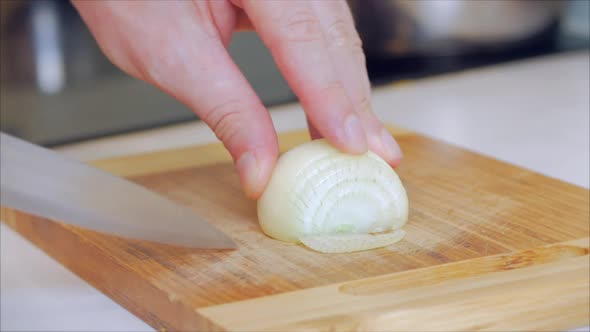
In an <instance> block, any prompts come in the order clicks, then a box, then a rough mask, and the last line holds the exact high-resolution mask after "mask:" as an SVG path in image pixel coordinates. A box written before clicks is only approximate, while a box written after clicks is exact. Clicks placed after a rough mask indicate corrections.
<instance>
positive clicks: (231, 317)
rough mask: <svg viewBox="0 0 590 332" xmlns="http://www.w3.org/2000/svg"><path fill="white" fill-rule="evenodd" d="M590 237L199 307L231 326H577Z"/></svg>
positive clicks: (585, 314) (217, 324)
mask: <svg viewBox="0 0 590 332" xmlns="http://www.w3.org/2000/svg"><path fill="white" fill-rule="evenodd" d="M589 242H590V239H589V238H584V239H580V240H575V241H569V242H563V243H559V244H555V245H549V246H544V247H539V248H533V249H531V250H525V251H521V252H515V253H511V254H501V255H495V256H488V257H480V258H475V259H471V260H466V261H462V262H457V263H450V264H444V265H438V266H433V267H427V268H421V269H415V270H411V271H406V272H399V273H394V274H389V275H385V276H380V277H375V278H366V279H363V280H361V281H352V282H347V283H342V284H333V285H329V286H325V287H319V288H312V289H306V290H301V291H296V292H290V293H284V294H280V295H275V296H267V297H262V298H257V299H253V300H246V301H240V302H235V303H231V304H224V305H219V306H212V307H208V308H204V309H199V310H198V312H199V313H200V314H201V315H203V316H204V317H206V319H207V320H208V322H209V324H210V329H213V328H215V329H219V330H228V331H294V330H296V331H302V330H303V331H474V330H482V331H504V330H509V331H514V330H516V329H518V330H535V331H537V330H550V331H556V330H564V329H570V328H575V327H579V326H585V325H590V315H589V311H588V306H589V304H590V303H589V301H590V297H589V295H588V294H589V292H590V286H589V285H590V270H589V268H590V265H589V263H590V261H589V259H588V252H589V250H588V249H589ZM555 281H557V282H555ZM564 291H565V293H564ZM515 322H517V323H516V324H518V325H516V324H515ZM516 326H518V328H516Z"/></svg>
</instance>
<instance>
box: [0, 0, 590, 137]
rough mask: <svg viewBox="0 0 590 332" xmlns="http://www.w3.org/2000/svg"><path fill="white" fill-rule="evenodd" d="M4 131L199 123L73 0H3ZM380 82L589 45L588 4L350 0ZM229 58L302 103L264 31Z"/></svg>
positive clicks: (270, 96) (103, 131) (283, 98)
mask: <svg viewBox="0 0 590 332" xmlns="http://www.w3.org/2000/svg"><path fill="white" fill-rule="evenodd" d="M0 4H1V7H0V9H1V16H0V20H1V21H0V28H1V29H0V42H1V45H0V46H1V48H0V57H1V59H0V66H1V67H0V127H1V128H0V129H1V130H2V131H4V132H7V133H10V134H13V135H15V136H19V137H21V138H24V139H26V140H29V141H32V142H35V143H38V144H41V145H45V146H53V145H57V144H63V143H72V142H77V141H82V140H86V139H91V138H96V137H102V136H107V135H112V134H120V133H125V132H131V131H136V130H142V129H148V128H154V127H160V126H166V125H170V124H174V123H180V122H184V121H194V120H195V119H196V117H195V115H194V114H193V113H192V112H191V111H189V110H188V109H187V108H186V107H185V106H184V105H182V104H180V103H179V102H177V101H175V100H174V99H173V98H171V97H169V96H168V95H166V94H164V93H163V92H160V91H159V90H157V89H156V88H154V87H151V86H150V85H148V84H146V83H143V82H141V81H138V80H135V79H133V78H131V77H129V76H127V75H126V74H124V73H123V72H121V71H120V70H118V69H117V68H116V67H114V66H113V65H112V64H111V63H110V62H109V60H108V59H107V58H106V57H105V56H104V55H103V54H102V53H101V51H100V49H99V48H98V46H97V44H96V43H95V41H94V39H93V38H92V36H91V35H90V33H89V31H88V29H87V28H86V26H85V25H84V23H83V22H82V20H81V19H80V17H79V15H78V14H77V12H76V11H75V9H74V8H73V7H72V5H71V4H70V2H69V1H66V0H34V1H25V0H0ZM349 4H350V6H351V9H352V11H353V14H354V16H355V20H356V24H357V28H358V30H359V32H360V34H361V38H362V40H363V44H364V48H365V51H366V55H367V67H368V70H369V75H370V78H371V81H372V83H373V84H374V85H375V86H377V85H381V84H390V83H393V82H396V81H400V80H411V79H419V78H424V77H429V76H434V75H440V74H444V73H450V72H455V71H460V70H465V69H468V68H475V67H481V66H488V65H492V64H498V63H504V62H509V61H515V60H521V59H525V58H532V57H536V56H541V55H547V54H554V53H559V52H566V51H570V50H576V49H587V48H588V47H589V44H590V26H589V22H590V18H589V16H590V1H588V0H538V1H535V0H513V1H509V0H498V1H494V0H487V1H475V0H468V1H460V0H431V1H428V0H423V1H414V0H349ZM230 53H231V55H232V57H233V58H234V59H235V61H236V63H237V64H238V65H239V66H240V68H241V69H242V71H243V72H244V74H245V76H246V77H247V78H248V80H249V81H250V83H251V84H252V85H253V87H254V89H255V90H256V91H257V93H258V94H259V96H260V97H261V98H262V100H263V102H264V103H265V105H267V106H273V105H277V104H283V103H288V102H293V101H296V97H295V96H294V94H293V92H292V91H291V89H290V88H289V87H288V85H287V83H286V82H285V81H284V79H283V77H282V75H281V74H280V72H279V70H278V69H277V68H276V66H275V64H274V62H273V60H272V58H271V56H270V54H269V53H268V51H267V49H266V48H265V47H264V45H263V44H262V43H261V41H260V40H259V39H258V38H257V36H256V35H255V34H254V33H247V32H246V33H239V34H236V35H235V37H234V40H233V41H232V43H231V45H230Z"/></svg>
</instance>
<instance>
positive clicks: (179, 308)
mask: <svg viewBox="0 0 590 332" xmlns="http://www.w3.org/2000/svg"><path fill="white" fill-rule="evenodd" d="M392 132H393V133H394V134H395V135H396V137H397V139H398V141H399V142H400V144H401V146H402V148H403V150H404V153H405V159H404V162H403V164H402V165H401V166H400V167H399V169H398V170H397V171H398V173H399V174H400V177H401V178H402V180H403V182H404V184H405V186H406V189H407V191H408V195H409V199H410V207H411V208H410V217H409V221H408V224H407V226H406V227H405V230H406V232H407V236H406V238H405V239H404V240H403V241H402V242H400V243H398V244H395V245H393V246H390V247H388V248H382V249H378V250H373V251H365V252H357V253H352V254H332V255H330V254H321V253H317V252H313V251H311V250H308V249H306V248H304V247H302V246H299V245H294V244H289V243H282V242H279V241H276V240H273V239H270V238H268V237H266V236H265V235H264V234H263V233H262V232H261V230H260V228H259V226H258V222H257V218H256V205H255V202H252V201H249V200H247V199H245V198H244V196H243V195H242V193H241V191H240V188H239V184H238V178H237V175H236V173H235V172H234V169H233V167H232V165H231V163H230V158H229V155H228V154H227V153H226V152H225V150H224V149H223V148H222V146H221V145H220V144H213V145H207V146H198V147H190V148H184V149H178V150H172V151H163V152H156V153H150V154H144V155H138V156H129V157H124V158H118V159H112V160H105V161H99V162H96V163H94V164H95V165H96V166H99V167H101V168H103V169H105V170H108V171H110V172H112V173H114V174H118V175H121V176H125V177H129V178H131V179H133V180H134V181H136V182H138V183H140V184H142V185H145V186H146V187H148V188H151V189H153V190H155V191H157V192H160V193H162V194H164V195H166V196H168V197H170V198H171V199H173V200H175V201H176V202H178V203H180V204H183V205H186V206H189V207H191V208H192V209H194V211H195V212H197V213H199V214H201V215H203V216H204V217H205V218H206V219H208V220H209V221H210V222H211V223H213V224H215V225H216V226H217V227H219V228H220V229H222V230H223V231H224V232H226V233H227V234H228V235H230V236H231V237H233V238H234V239H235V241H236V242H237V243H238V245H239V249H238V250H235V251H221V250H220V251H217V250H216V251H207V250H192V249H186V248H180V247H173V246H166V245H158V244H152V243H147V242H142V241H131V240H126V239H121V238H115V237H111V236H106V235H102V234H98V233H94V232H90V231H85V230H82V229H78V228H75V227H72V226H67V225H64V224H61V223H57V222H52V221H48V220H44V219H40V218H35V217H31V216H29V215H26V214H24V213H20V212H18V211H14V210H10V209H7V208H2V220H3V221H5V222H6V223H7V224H8V225H9V226H10V227H12V228H13V229H15V230H16V231H17V232H19V233H20V234H22V235H23V236H24V237H26V238H27V239H29V240H30V241H31V242H33V243H34V244H36V245H37V246H39V247H40V248H42V249H43V250H44V251H45V252H47V253H48V254H49V255H51V256H52V257H54V258H55V259H57V260H58V261H59V262H61V263H62V264H63V265H65V266H66V267H67V268H69V269H70V270H71V271H73V272H74V273H76V274H78V275H79V276H81V277H82V278H83V279H85V280H87V281H88V282H89V283H90V284H92V285H93V286H94V287H96V288H97V289H99V290H101V291H102V292H104V293H106V294H107V295H108V296H110V297H112V298H113V299H114V300H115V301H117V302H119V303H120V304H122V305H123V306H124V307H125V308H127V309H128V310H130V311H131V312H133V313H134V314H136V315H137V316H138V317H140V318H141V319H143V320H145V321H146V322H147V323H149V324H150V325H151V326H153V327H154V328H156V329H160V330H191V331H204V330H232V331H233V330H242V331H263V330H265V331H290V330H305V331H327V330H367V331H393V330H404V331H407V330H420V331H424V330H444V331H451V330H453V331H455V330H496V331H497V330H530V329H535V330H557V329H568V328H575V327H579V326H584V325H590V321H589V318H588V317H589V311H590V303H589V302H590V300H589V292H590V289H589V283H590V276H589V256H588V252H589V248H588V246H589V239H588V236H589V222H590V220H589V218H590V212H589V206H590V193H589V191H588V190H586V189H583V188H579V187H576V186H573V185H570V184H566V183H563V182H560V181H557V180H554V179H550V178H547V177H544V176H542V175H539V174H535V173H533V172H531V171H528V170H524V169H521V168H518V167H514V166H511V165H508V164H505V163H502V162H500V161H496V160H493V159H490V158H486V157H483V156H481V155H478V154H475V153H471V152H468V151H465V150H462V149H460V148H457V147H453V146H451V145H448V144H445V143H442V142H439V141H436V140H433V139H429V138H426V137H423V136H420V135H417V134H413V133H410V132H407V131H403V130H399V129H392ZM307 140H308V136H307V134H306V133H304V132H295V133H288V134H283V135H281V136H280V142H281V148H282V150H283V151H284V150H286V149H288V148H291V147H293V146H295V145H297V144H300V143H303V142H305V141H307ZM87 189H88V190H92V188H87ZM162 222H166V220H162Z"/></svg>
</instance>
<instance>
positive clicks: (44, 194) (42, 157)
mask: <svg viewBox="0 0 590 332" xmlns="http://www.w3.org/2000/svg"><path fill="white" fill-rule="evenodd" d="M0 144H1V149H0V161H1V162H0V164H1V165H2V167H1V168H0V178H1V180H0V193H1V195H0V203H1V204H2V205H3V206H7V207H11V208H14V209H18V210H20V211H25V212H27V213H31V214H32V215H35V216H38V217H42V218H48V219H53V220H59V221H61V222H66V223H68V224H71V225H75V226H79V227H83V228H87V229H91V230H94V231H98V232H103V233H108V234H111V235H115V236H120V237H126V238H134V239H138V240H147V241H156V242H161V243H167V244H173V245H183V246H189V247H193V248H217V249H219V248H234V247H235V244H234V243H233V241H232V240H231V239H230V238H228V237H227V236H225V235H224V234H223V233H221V232H219V231H218V230H217V229H215V228H214V227H212V226H211V225H209V224H208V223H207V222H206V221H204V220H203V219H202V218H200V217H199V216H197V215H195V213H194V212H193V211H191V210H190V209H187V208H185V207H183V206H181V205H178V204H174V203H172V202H171V201H169V200H167V199H165V198H164V197H162V196H160V195H157V194H155V193H154V192H152V191H149V190H147V189H145V188H144V187H141V186H139V185H137V184H135V183H133V182H130V181H127V180H124V179H122V178H119V177H116V176H113V175H111V174H109V173H107V172H104V171H102V170H99V169H96V168H94V167H91V166H88V165H86V164H83V163H81V162H79V161H75V160H70V159H67V158H64V157H62V156H61V155H59V154H58V153H56V152H54V151H51V150H47V149H44V148H42V147H39V146H36V145H34V144H30V143H28V142H25V141H23V140H20V139H18V138H16V137H12V136H10V135H6V134H4V133H0Z"/></svg>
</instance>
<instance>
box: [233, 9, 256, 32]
mask: <svg viewBox="0 0 590 332" xmlns="http://www.w3.org/2000/svg"><path fill="white" fill-rule="evenodd" d="M253 29H254V26H253V25H252V22H250V18H249V17H248V15H247V14H246V13H245V12H244V11H243V10H241V9H239V11H238V17H237V20H236V28H235V31H249V30H253Z"/></svg>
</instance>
